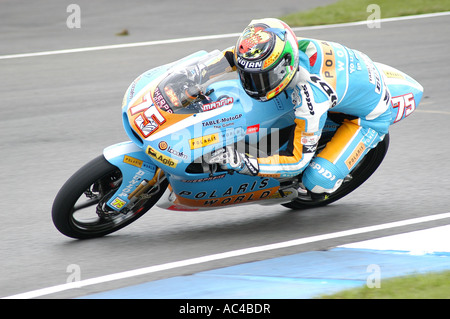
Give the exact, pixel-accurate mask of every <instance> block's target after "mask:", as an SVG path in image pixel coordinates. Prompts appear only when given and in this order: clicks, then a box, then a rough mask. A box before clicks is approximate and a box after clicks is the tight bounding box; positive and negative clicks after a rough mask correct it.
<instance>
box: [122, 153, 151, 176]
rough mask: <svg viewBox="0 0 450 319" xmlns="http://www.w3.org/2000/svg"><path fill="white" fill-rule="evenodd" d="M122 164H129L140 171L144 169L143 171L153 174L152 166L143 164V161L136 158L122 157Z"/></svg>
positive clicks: (146, 163)
mask: <svg viewBox="0 0 450 319" xmlns="http://www.w3.org/2000/svg"><path fill="white" fill-rule="evenodd" d="M123 162H124V163H127V164H130V165H133V166H136V167H139V168H142V169H145V170H147V171H150V172H154V171H155V166H154V165H153V164H150V163H148V162H144V161H142V160H140V159H137V158H134V157H131V156H128V155H125V156H124V158H123Z"/></svg>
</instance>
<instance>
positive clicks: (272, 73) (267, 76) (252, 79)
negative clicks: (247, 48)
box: [238, 57, 289, 99]
mask: <svg viewBox="0 0 450 319" xmlns="http://www.w3.org/2000/svg"><path fill="white" fill-rule="evenodd" d="M288 60H289V57H287V58H284V59H283V60H282V61H280V63H279V64H278V65H277V66H276V67H275V68H273V69H271V70H269V71H262V72H261V71H260V72H254V71H253V72H249V71H247V70H245V69H244V70H242V69H238V73H239V77H240V79H241V83H242V86H243V87H244V90H245V91H246V92H247V94H248V95H250V96H251V97H253V98H257V99H259V98H262V97H265V96H266V94H267V93H268V92H270V91H271V90H273V89H274V88H276V87H277V86H278V85H279V84H280V83H281V82H282V81H283V80H284V78H285V77H286V75H287V74H288V72H287V69H286V68H287V67H288V66H289V61H288Z"/></svg>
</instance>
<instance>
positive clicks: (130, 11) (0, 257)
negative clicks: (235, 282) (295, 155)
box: [0, 0, 450, 298]
mask: <svg viewBox="0 0 450 319" xmlns="http://www.w3.org/2000/svg"><path fill="white" fill-rule="evenodd" d="M151 2H153V1H151ZM151 2H149V5H148V6H147V7H146V8H142V7H140V6H138V5H137V4H136V2H134V1H131V2H130V1H128V2H126V3H122V2H119V1H110V2H108V4H109V5H106V1H96V2H95V5H94V4H91V3H90V2H89V1H78V2H77V3H78V4H79V5H80V7H81V18H82V24H81V28H80V29H68V28H67V27H66V18H67V17H68V15H69V13H67V12H66V8H67V5H68V4H69V3H70V2H67V3H66V2H63V1H43V3H39V4H38V3H34V2H33V3H29V2H26V1H17V0H14V1H2V2H1V3H0V8H1V9H0V96H1V101H2V102H1V105H0V110H1V116H0V123H1V125H0V149H1V156H0V167H1V171H2V172H1V174H0V194H1V209H0V214H1V224H0V225H1V226H0V227H1V232H0V274H1V275H0V297H7V296H11V295H15V294H19V293H23V292H27V291H33V290H37V289H41V288H45V287H51V286H56V285H61V284H64V283H66V282H67V281H68V278H69V277H70V275H71V269H73V268H71V267H73V266H74V265H75V266H76V267H78V269H79V270H80V271H81V272H80V275H81V279H82V280H83V279H89V278H95V277H100V276H104V275H108V274H114V273H120V272H123V271H128V270H133V269H137V268H142V267H148V266H152V265H160V264H165V263H170V262H174V261H180V260H186V259H190V258H195V257H201V256H207V255H211V254H218V253H222V252H227V251H234V250H238V249H243V248H248V247H256V246H262V245H267V244H272V243H278V242H285V241H288V240H293V239H298V238H307V237H311V236H316V235H322V234H329V233H336V232H340V231H345V230H349V229H355V228H361V227H365V226H372V225H379V224H384V223H390V222H395V221H402V220H409V219H412V218H416V217H426V216H429V215H435V214H442V213H447V212H449V211H450V209H449V205H448V204H449V198H448V194H449V193H450V173H449V170H448V168H447V161H448V158H449V157H450V148H449V147H448V145H449V142H448V141H447V137H448V136H450V126H449V125H448V121H449V120H450V109H449V106H448V104H449V102H448V97H447V93H448V89H449V88H450V79H449V76H448V75H449V74H450V66H449V64H448V51H449V50H450V45H449V43H450V41H449V40H450V35H449V33H448V25H449V23H450V16H440V17H433V18H426V19H414V20H404V21H397V22H395V21H393V22H385V23H382V24H381V27H380V28H373V29H370V28H368V27H367V26H363V25H360V26H351V27H348V26H347V27H336V28H327V29H304V30H299V31H297V32H296V33H297V35H299V36H300V35H301V36H304V37H311V38H318V39H326V40H330V41H336V42H340V43H343V44H345V45H347V46H349V47H351V48H355V49H358V50H360V51H363V52H365V53H366V54H368V55H369V56H370V57H372V59H374V60H375V61H379V62H382V63H385V64H388V65H392V66H394V67H396V68H398V69H400V70H402V71H404V72H406V73H408V74H409V75H411V76H412V77H414V78H415V79H416V80H418V81H419V82H420V83H421V84H422V85H423V86H424V88H425V94H424V99H423V101H422V103H421V104H420V105H419V108H418V110H417V111H416V112H415V113H414V114H413V115H411V116H410V117H409V118H407V119H406V120H403V121H402V122H400V123H399V124H396V125H395V126H393V127H392V128H391V144H390V150H389V152H388V155H387V157H386V159H385V161H384V162H383V164H382V165H381V167H380V168H379V170H378V171H377V172H376V173H375V175H373V176H372V177H371V178H370V179H369V181H367V182H366V183H365V184H364V185H363V186H361V187H360V188H359V189H358V190H356V191H355V192H353V193H352V194H351V195H350V196H348V197H347V198H344V199H342V200H340V201H338V202H336V203H334V204H332V205H329V206H328V207H324V208H320V209H314V210H306V211H297V212H293V211H291V210H289V209H287V208H284V207H282V206H259V205H252V206H246V207H244V208H236V207H233V208H227V209H223V210H218V211H212V212H201V213H197V212H196V213H178V212H170V211H164V210H161V209H158V208H155V209H152V210H151V211H150V212H148V213H147V214H146V215H145V216H143V217H142V218H141V219H139V220H138V221H136V222H135V223H134V224H131V225H130V226H128V227H126V228H125V229H123V230H121V231H119V232H117V233H115V234H112V235H110V236H106V237H104V238H100V239H95V240H88V241H78V240H73V239H69V238H66V237H64V236H63V235H61V234H60V233H59V232H58V231H57V230H56V229H55V228H54V226H53V224H52V222H51V211H50V209H51V205H52V201H53V199H54V196H55V195H56V193H57V191H58V189H59V188H60V187H61V185H62V184H63V183H64V182H65V180H66V179H67V178H68V177H69V176H70V175H71V174H72V173H73V172H74V171H75V170H76V169H78V168H79V167H80V166H81V165H83V164H84V163H86V162H87V161H89V160H90V159H92V158H93V157H96V156H97V155H99V154H101V152H102V150H103V148H104V147H106V146H108V145H111V144H114V143H117V142H121V141H124V140H127V137H126V135H125V133H124V132H123V130H122V124H121V116H120V105H121V101H122V96H123V94H124V92H125V90H126V89H127V87H128V85H129V83H130V82H131V81H133V79H134V78H135V77H136V76H137V75H139V74H141V73H142V72H143V71H145V70H147V69H150V68H152V67H155V66H158V65H160V64H163V63H167V62H171V61H173V60H176V59H178V58H180V57H183V56H185V55H187V54H189V53H192V52H194V51H196V50H198V49H206V50H211V49H215V48H219V49H222V48H225V47H227V46H230V45H233V44H234V42H235V40H236V38H233V37H230V38H223V39H212V40H211V39H208V40H204V41H201V40H198V41H194V42H182V43H174V44H165V45H155V46H142V47H135V48H121V49H111V50H102V51H89V52H81V53H68V54H59V55H47V56H35V57H26V58H11V59H1V56H5V55H10V54H18V53H30V52H39V51H49V50H59V49H71V48H79V47H90V46H98V45H110V44H119V43H132V42H140V41H153V40H164V39H172V38H183V37H193V36H202V35H215V34H223V33H233V32H240V31H241V30H242V29H243V28H244V27H245V26H246V25H247V24H248V22H249V21H250V20H251V19H252V18H255V17H265V16H280V15H282V14H285V13H288V12H290V11H297V10H299V9H300V8H301V6H300V4H301V3H305V4H306V3H308V2H307V1H296V3H297V4H296V6H293V5H292V4H290V2H291V1H277V4H278V7H277V8H272V7H270V6H269V4H270V2H269V1H262V2H261V1H259V2H258V4H259V5H258V6H256V3H255V4H253V5H254V6H252V4H251V3H246V4H244V3H240V2H239V1H231V4H230V2H227V4H226V5H225V4H222V3H221V2H217V3H215V2H212V1H209V2H208V4H209V6H205V5H204V3H202V2H200V1H196V2H180V3H179V2H175V1H164V2H156V1H155V3H151ZM327 2H332V1H322V2H320V3H318V2H316V3H315V4H316V5H318V4H322V3H327ZM187 3H189V4H190V5H187ZM211 3H214V7H215V8H217V9H218V11H217V13H213V11H212V9H211V7H212V5H211ZM262 4H266V6H263V5H262ZM310 6H311V4H310ZM175 7H176V10H175ZM303 8H306V7H303ZM252 10H253V11H252ZM187 14H188V15H187ZM185 16H188V17H189V18H188V19H184V18H183V17H185ZM196 17H199V18H196ZM124 28H127V29H129V31H130V35H129V36H128V37H118V36H116V35H115V33H117V32H120V31H121V30H122V29H124ZM249 207H251V209H249ZM448 223H449V219H448V218H447V219H439V220H435V221H429V222H422V223H415V224H411V225H407V226H400V227H395V228H387V229H382V230H378V231H372V232H364V233H361V234H356V235H351V236H343V237H338V238H332V239H328V240H321V241H315V242H312V243H307V244H302V245H295V246H291V247H287V248H280V249H274V250H269V251H265V252H261V253H253V254H247V255H241V256H238V257H230V258H225V259H219V260H216V261H212V262H206V263H200V264H195V265H191V266H187V267H180V268H175V269H171V270H166V271H160V272H154V273H151V274H147V275H141V276H134V277H131V278H128V279H124V280H117V281H111V282H106V283H104V284H101V285H91V286H87V287H83V288H80V289H70V290H66V291H63V292H61V293H58V294H50V295H44V296H42V297H44V298H72V297H77V296H82V295H87V294H90V293H94V292H101V291H105V290H108V289H113V288H118V287H124V286H127V285H130V284H137V283H142V282H147V281H152V280H156V279H161V278H168V277H171V276H176V275H185V274H191V273H194V272H198V271H204V270H209V269H214V268H219V267H224V266H230V265H236V264H240V263H245V262H249V261H255V260H263V259H266V258H271V257H277V256H285V255H289V254H293V253H297V252H304V251H313V250H324V249H329V248H332V247H335V246H338V245H342V244H345V243H351V242H355V241H360V240H365V239H371V238H377V237H381V236H385V235H392V234H397V233H402V232H406V231H411V230H416V229H423V228H429V227H432V226H438V225H445V224H448Z"/></svg>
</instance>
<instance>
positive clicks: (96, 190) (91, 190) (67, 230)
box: [52, 155, 167, 239]
mask: <svg viewBox="0 0 450 319" xmlns="http://www.w3.org/2000/svg"><path fill="white" fill-rule="evenodd" d="M121 183H122V173H121V172H120V170H119V169H118V168H117V167H116V166H114V165H112V164H111V163H109V162H108V161H107V160H106V159H105V158H104V157H103V155H100V156H98V157H97V158H95V159H93V160H92V161H90V162H89V163H87V164H86V165H85V166H83V167H82V168H80V169H79V170H78V171H77V172H76V173H75V174H74V175H72V177H70V178H69V180H67V182H66V183H65V184H64V185H63V187H62V188H61V189H60V191H59V192H58V194H57V195H56V197H55V200H54V202H53V207H52V219H53V224H54V225H55V227H56V228H57V229H58V230H59V231H60V232H61V233H62V234H64V235H66V236H68V237H72V238H77V239H87V238H95V237H101V236H104V235H107V234H110V233H112V232H115V231H117V230H119V229H121V228H123V227H125V226H127V225H129V224H130V223H132V222H134V221H135V220H136V219H138V218H139V217H141V216H142V215H144V214H145V213H146V212H147V211H148V210H149V209H150V208H151V207H152V206H153V205H154V204H155V203H156V202H157V201H158V199H159V198H160V197H161V196H162V194H163V193H164V191H165V189H166V187H167V180H163V181H162V182H161V183H160V184H159V185H157V186H155V187H154V188H153V189H152V191H151V192H149V193H151V194H152V195H151V197H149V198H146V199H142V200H140V201H138V202H137V203H136V204H135V205H134V206H133V208H132V209H130V210H128V211H127V212H126V213H122V212H120V213H119V212H116V211H114V210H112V209H110V208H108V206H107V205H106V202H107V201H108V200H109V199H110V198H111V197H112V195H113V194H114V193H115V192H116V190H117V189H118V188H119V187H120V185H121Z"/></svg>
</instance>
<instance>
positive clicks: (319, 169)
mask: <svg viewBox="0 0 450 319" xmlns="http://www.w3.org/2000/svg"><path fill="white" fill-rule="evenodd" d="M309 166H311V167H312V169H315V170H317V172H318V173H319V174H321V175H322V176H323V177H325V178H327V179H329V180H330V181H334V180H335V179H336V176H335V175H334V174H333V173H331V172H330V171H329V170H327V169H326V168H323V167H322V166H321V165H320V164H317V163H316V162H314V161H312V162H311V163H310V164H309Z"/></svg>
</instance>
